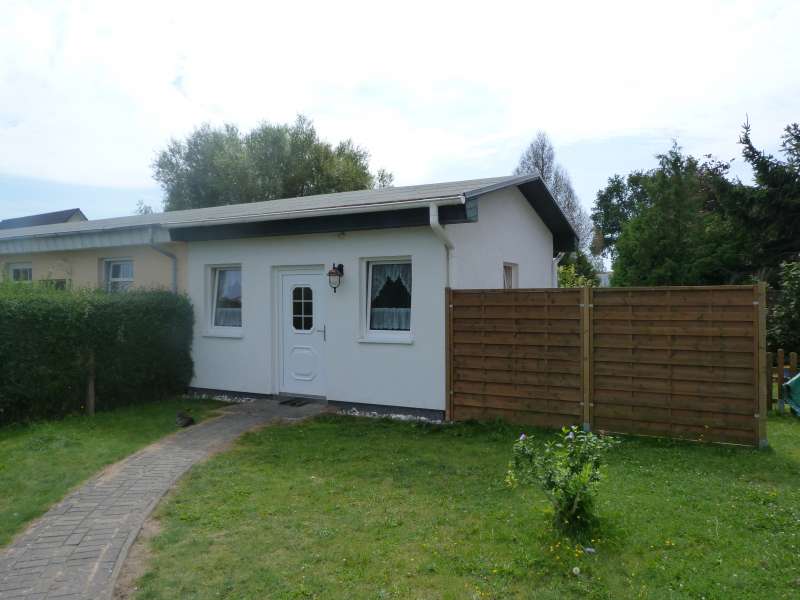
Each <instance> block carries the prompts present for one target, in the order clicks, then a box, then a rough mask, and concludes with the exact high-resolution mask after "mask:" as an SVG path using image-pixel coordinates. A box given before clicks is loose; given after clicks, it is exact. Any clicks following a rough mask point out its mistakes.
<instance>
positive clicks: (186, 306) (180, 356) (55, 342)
mask: <svg viewBox="0 0 800 600" xmlns="http://www.w3.org/2000/svg"><path fill="white" fill-rule="evenodd" d="M193 326H194V313H193V310H192V305H191V303H190V302H189V300H188V299H187V298H186V297H184V296H179V295H175V294H172V293H170V292H166V291H133V292H128V293H124V294H121V293H120V294H108V293H105V292H102V291H95V290H80V291H75V292H65V291H59V290H53V289H46V288H43V287H38V286H23V285H19V284H16V285H11V284H2V285H0V424H6V423H11V422H17V421H26V420H30V419H40V418H49V417H59V416H63V415H65V414H68V413H72V412H77V411H80V410H83V409H84V402H85V398H86V388H87V381H88V375H89V372H90V369H91V366H90V363H91V359H92V357H93V358H94V371H95V374H96V376H95V377H96V379H95V381H96V383H95V389H96V398H97V409H98V410H104V409H108V408H112V407H115V406H120V405H124V404H131V403H134V402H142V401H146V400H151V399H158V398H162V397H164V396H165V395H168V394H172V393H175V392H180V391H182V390H184V389H185V388H186V386H188V385H189V381H190V380H191V377H192V371H193V364H192V358H191V344H192V328H193Z"/></svg>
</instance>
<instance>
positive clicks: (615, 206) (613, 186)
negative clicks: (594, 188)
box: [592, 171, 650, 260]
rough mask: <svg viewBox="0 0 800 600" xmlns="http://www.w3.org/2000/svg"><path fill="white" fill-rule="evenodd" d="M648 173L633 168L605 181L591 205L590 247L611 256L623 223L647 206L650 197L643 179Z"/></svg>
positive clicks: (614, 252) (608, 256)
mask: <svg viewBox="0 0 800 600" xmlns="http://www.w3.org/2000/svg"><path fill="white" fill-rule="evenodd" d="M646 178H647V174H646V173H644V172H642V171H634V172H633V173H631V174H630V175H628V176H627V177H625V178H623V177H621V176H619V175H614V176H613V177H610V178H609V180H608V185H606V187H605V188H603V189H602V190H600V191H599V192H597V198H596V199H595V204H594V207H593V208H592V223H594V230H595V239H594V241H593V247H592V251H593V252H594V253H595V254H602V255H603V256H605V257H606V258H610V259H612V260H613V259H614V256H615V254H616V244H617V240H619V236H620V235H621V234H622V229H623V227H624V226H625V225H626V224H627V223H628V222H629V221H630V220H631V219H633V218H634V217H636V216H637V215H639V214H640V213H641V212H642V211H643V210H645V209H647V208H648V207H649V206H650V198H649V196H648V195H647V192H646V191H645V189H644V186H643V183H644V181H645V180H646Z"/></svg>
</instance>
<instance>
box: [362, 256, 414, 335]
mask: <svg viewBox="0 0 800 600" xmlns="http://www.w3.org/2000/svg"><path fill="white" fill-rule="evenodd" d="M367 285H368V289H367V302H368V306H367V320H368V328H369V330H370V331H411V262H410V261H402V262H401V261H396V262H395V261H392V262H389V261H385V262H384V261H376V262H370V263H367Z"/></svg>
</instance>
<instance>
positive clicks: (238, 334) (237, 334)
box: [202, 327, 244, 339]
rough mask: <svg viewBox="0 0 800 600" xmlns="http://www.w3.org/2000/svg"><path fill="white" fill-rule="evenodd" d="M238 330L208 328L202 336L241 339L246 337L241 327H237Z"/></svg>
mask: <svg viewBox="0 0 800 600" xmlns="http://www.w3.org/2000/svg"><path fill="white" fill-rule="evenodd" d="M236 329H237V330H238V331H231V330H226V329H207V330H206V331H204V332H203V333H202V337H207V338H233V339H241V338H243V337H244V332H243V331H242V330H241V328H238V327H237V328H236Z"/></svg>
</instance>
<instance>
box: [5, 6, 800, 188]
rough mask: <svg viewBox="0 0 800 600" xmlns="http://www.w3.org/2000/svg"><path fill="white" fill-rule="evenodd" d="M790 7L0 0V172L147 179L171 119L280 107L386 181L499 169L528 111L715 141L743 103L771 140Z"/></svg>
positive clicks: (690, 142)
mask: <svg viewBox="0 0 800 600" xmlns="http://www.w3.org/2000/svg"><path fill="white" fill-rule="evenodd" d="M798 22H800V3H797V2H791V1H790V2H768V3H764V2H722V1H719V2H698V1H694V2H669V3H651V2H613V3H612V2H604V3H600V2H557V3H556V2H547V3H539V2H535V3H534V2H520V3H512V2H502V1H498V2H493V3H489V4H487V3H485V2H481V3H469V2H438V3H437V2H430V1H427V2H405V3H401V4H397V3H376V2H347V1H344V0H343V1H341V2H335V3H333V2H320V3H309V2H303V3H299V2H298V3H287V2H266V3H251V2H236V1H229V2H226V3H220V2H209V3H200V2H173V3H169V4H167V3H165V2H163V1H162V2H137V3H125V4H124V5H123V4H122V3H116V2H102V1H100V2H94V1H91V2H89V1H87V2H15V1H12V2H5V3H4V4H3V6H2V7H0V172H3V173H7V174H13V175H22V176H28V177H38V178H46V179H54V180H59V181H65V182H73V183H83V184H92V185H107V186H108V185H111V186H120V187H133V186H151V185H153V182H152V180H151V179H150V162H151V161H152V159H153V157H154V154H155V152H156V151H157V150H158V149H160V148H162V147H163V146H164V145H165V143H166V141H167V140H168V139H169V137H170V136H182V135H185V134H186V133H187V132H189V131H190V130H191V129H192V128H193V127H195V126H197V125H198V124H200V123H201V122H203V121H211V122H214V123H220V122H223V121H230V122H234V123H237V124H239V125H240V126H242V127H244V128H247V127H251V126H253V125H255V124H256V123H258V122H259V121H262V120H269V121H273V122H275V121H288V120H292V119H293V118H294V115H295V114H297V113H298V112H303V113H306V114H307V115H308V116H310V117H312V118H313V119H314V121H315V123H316V124H317V127H318V130H319V131H320V133H321V134H322V135H323V136H324V137H326V138H328V139H330V140H332V141H336V140H338V139H341V138H343V137H351V138H353V139H354V140H355V141H356V142H357V143H359V144H361V145H363V146H365V147H366V148H368V149H369V150H370V151H371V153H372V157H373V164H374V166H375V167H378V166H384V167H386V168H389V169H390V170H392V171H394V172H395V174H396V176H397V182H398V183H415V182H420V181H424V180H426V179H430V178H436V177H439V176H445V175H446V176H448V177H471V176H480V175H489V174H499V173H505V172H509V171H510V170H511V169H512V168H513V166H514V160H515V158H516V156H517V155H518V153H519V151H520V150H521V149H522V147H523V146H524V144H525V143H526V142H527V141H528V139H529V138H530V137H531V136H532V135H533V134H534V133H535V131H536V130H537V129H540V128H543V129H546V130H547V131H548V132H549V133H550V134H551V136H552V137H553V139H554V140H555V141H556V143H557V144H563V145H565V146H566V145H574V144H578V143H581V142H591V141H593V140H598V139H603V138H609V137H613V138H618V137H622V136H648V137H665V138H669V137H676V136H677V137H679V138H680V139H681V140H682V141H683V142H684V143H685V145H686V147H687V149H688V150H689V151H696V152H715V153H718V154H719V155H720V156H722V157H730V156H733V155H736V154H737V152H738V151H737V149H736V144H735V141H736V140H735V138H736V135H737V132H738V128H739V125H740V124H741V122H742V121H743V119H744V116H745V113H749V115H750V118H751V120H752V121H753V123H754V125H755V128H756V135H757V137H758V139H760V140H765V141H769V142H772V141H773V140H775V139H777V136H778V134H779V132H780V129H781V128H782V127H783V125H785V124H786V123H787V122H789V121H790V120H797V119H799V118H800V115H798V114H797V109H798V104H797V99H798V98H800V75H799V74H800V41H798V39H799V38H798V37H797V35H796V31H795V27H796V24H797V23H798ZM176 82H178V83H179V85H176ZM695 145H696V147H695ZM568 166H570V168H571V169H573V170H575V169H579V168H580V165H568Z"/></svg>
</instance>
